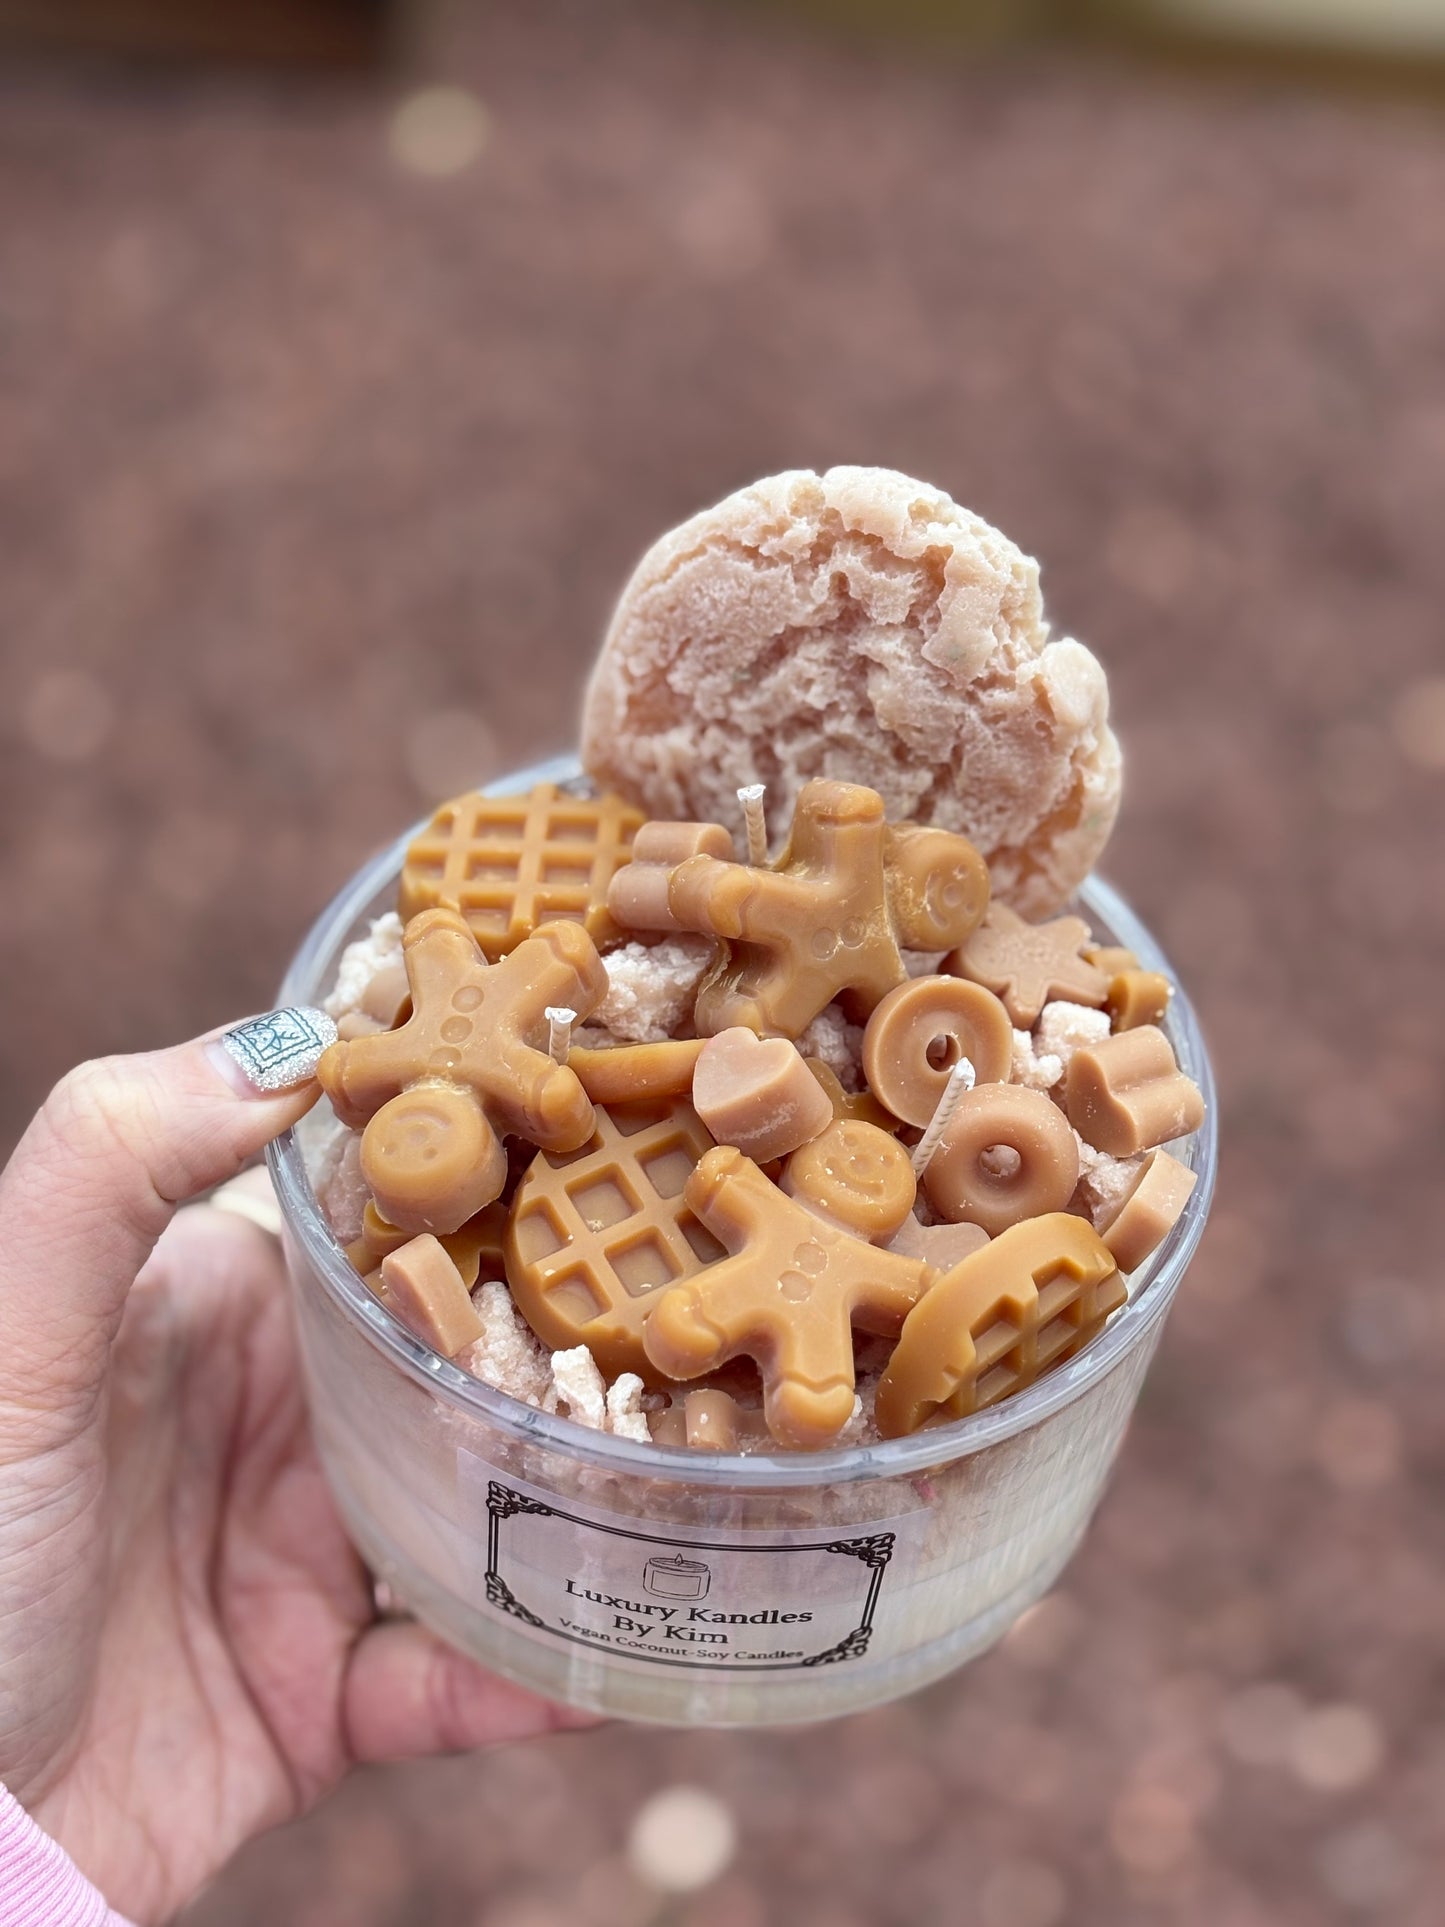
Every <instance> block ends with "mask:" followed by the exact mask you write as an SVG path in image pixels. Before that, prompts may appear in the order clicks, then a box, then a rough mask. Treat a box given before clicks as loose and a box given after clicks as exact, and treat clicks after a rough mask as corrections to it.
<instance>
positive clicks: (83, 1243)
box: [0, 1009, 336, 1408]
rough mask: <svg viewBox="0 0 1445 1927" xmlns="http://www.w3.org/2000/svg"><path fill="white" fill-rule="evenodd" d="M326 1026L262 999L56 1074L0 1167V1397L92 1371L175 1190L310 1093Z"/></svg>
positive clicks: (286, 1116)
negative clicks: (152, 1044)
mask: <svg viewBox="0 0 1445 1927" xmlns="http://www.w3.org/2000/svg"><path fill="white" fill-rule="evenodd" d="M335 1037H336V1027H335V1025H334V1024H333V1023H332V1021H331V1019H330V1018H329V1017H327V1016H326V1015H325V1014H324V1012H322V1011H319V1010H299V1009H298V1010H281V1011H273V1012H271V1014H270V1015H269V1016H266V1017H255V1018H251V1019H249V1020H248V1021H247V1022H246V1023H244V1024H238V1025H237V1026H236V1027H235V1028H234V1029H232V1030H228V1031H224V1032H221V1033H220V1034H218V1035H213V1036H210V1037H202V1038H197V1039H195V1040H194V1041H193V1042H191V1043H189V1044H180V1045H177V1046H176V1047H175V1048H174V1049H173V1050H162V1051H153V1052H149V1053H147V1054H145V1055H143V1056H136V1057H108V1058H101V1059H98V1060H96V1061H94V1062H92V1063H88V1064H81V1065H80V1066H79V1067H78V1068H77V1069H75V1070H73V1071H71V1072H70V1073H69V1075H68V1076H67V1077H65V1078H63V1079H62V1080H61V1082H60V1083H59V1084H58V1085H57V1086H56V1087H55V1089H54V1090H53V1091H52V1092H51V1094H50V1096H49V1098H48V1099H47V1100H46V1103H45V1105H44V1106H43V1108H42V1109H41V1111H40V1112H39V1114H38V1115H37V1116H36V1118H35V1119H34V1121H33V1122H32V1123H31V1125H30V1128H29V1129H28V1130H27V1131H26V1133H25V1135H24V1137H23V1138H22V1139H21V1140H20V1143H19V1145H18V1146H17V1147H16V1150H15V1154H14V1156H13V1157H12V1158H11V1160H10V1162H9V1164H8V1165H7V1166H6V1167H5V1170H4V1172H3V1174H0V1226H3V1227H4V1238H3V1240H0V1331H3V1332H4V1333H5V1345H4V1349H3V1352H0V1358H3V1364H0V1402H4V1403H11V1402H14V1403H18V1404H22V1405H26V1406H30V1407H32V1408H33V1407H35V1406H36V1405H37V1404H40V1403H44V1402H48V1401H51V1400H55V1401H59V1402H64V1399H65V1395H66V1393H67V1392H70V1393H73V1392H75V1391H78V1390H89V1389H91V1388H93V1386H94V1385H95V1384H96V1383H98V1381H99V1376H100V1373H101V1372H102V1370H103V1368H104V1364H105V1359H106V1356H107V1353H108V1351H109V1347H110V1344H111V1341H112V1339H113V1338H114V1336H115V1332H116V1328H117V1326H118V1325H119V1323H120V1316H121V1312H122V1310H123V1309H124V1306H125V1297H126V1293H127V1292H128V1291H129V1289H130V1287H131V1284H132V1283H133V1282H134V1279H135V1275H136V1273H137V1272H138V1271H139V1270H140V1268H141V1266H142V1265H143V1264H144V1263H145V1261H146V1259H147V1258H148V1257H149V1256H150V1253H151V1250H152V1248H153V1247H154V1245H155V1242H156V1240H157V1238H159V1237H160V1235H161V1233H162V1231H164V1229H165V1227H166V1225H167V1224H168V1223H169V1221H170V1219H171V1216H172V1215H173V1213H174V1211H175V1208H176V1206H177V1205H178V1204H180V1203H183V1202H184V1200H185V1199H187V1198H190V1197H194V1196H195V1195H196V1193H197V1192H200V1191H205V1190H208V1189H209V1188H210V1187H211V1186H212V1185H214V1184H219V1183H220V1182H221V1181H222V1180H223V1179H225V1178H229V1177H231V1176H232V1175H233V1174H234V1173H235V1172H236V1171H238V1170H239V1169H240V1168H241V1166H242V1165H243V1164H245V1163H246V1162H247V1160H248V1159H250V1158H252V1157H254V1156H255V1155H256V1153H257V1152H258V1151H259V1150H260V1149H261V1147H262V1145H263V1144H265V1143H266V1142H267V1141H268V1140H269V1139H271V1138H273V1137H275V1136H276V1134H277V1132H279V1131H284V1130H285V1129H286V1127H287V1126H288V1125H290V1124H294V1123H295V1122H296V1120H297V1118H299V1117H300V1116H301V1115H302V1114H303V1113H304V1112H305V1111H307V1110H308V1109H309V1108H310V1106H311V1105H312V1104H313V1103H314V1102H315V1100H316V1098H317V1096H318V1094H319V1089H320V1087H319V1085H318V1084H317V1083H316V1065H317V1062H318V1060H319V1058H320V1056H321V1053H322V1051H323V1050H324V1049H325V1048H326V1046H327V1045H328V1044H330V1043H332V1042H333V1041H334V1040H335Z"/></svg>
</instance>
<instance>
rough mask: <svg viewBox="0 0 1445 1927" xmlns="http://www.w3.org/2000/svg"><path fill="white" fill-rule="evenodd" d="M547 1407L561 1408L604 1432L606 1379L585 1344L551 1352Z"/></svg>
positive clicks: (577, 1421) (544, 1404)
mask: <svg viewBox="0 0 1445 1927" xmlns="http://www.w3.org/2000/svg"><path fill="white" fill-rule="evenodd" d="M542 1407H543V1410H544V1411H548V1412H559V1413H561V1414H562V1416H563V1417H564V1418H570V1419H571V1420H572V1421H573V1422H574V1423H575V1424H577V1425H585V1426H587V1428H588V1429H589V1430H590V1431H593V1432H601V1431H604V1430H605V1429H606V1426H607V1381H606V1380H605V1379H604V1378H603V1376H602V1374H601V1372H599V1371H598V1369H597V1361H596V1359H595V1358H593V1356H592V1354H591V1352H589V1351H588V1349H587V1347H586V1346H585V1345H573V1346H572V1347H571V1349H570V1350H568V1351H565V1352H553V1354H552V1384H551V1387H550V1389H549V1390H548V1392H547V1395H546V1397H545V1398H544V1399H543V1401H542Z"/></svg>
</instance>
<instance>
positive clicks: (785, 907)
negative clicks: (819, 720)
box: [668, 779, 987, 1037]
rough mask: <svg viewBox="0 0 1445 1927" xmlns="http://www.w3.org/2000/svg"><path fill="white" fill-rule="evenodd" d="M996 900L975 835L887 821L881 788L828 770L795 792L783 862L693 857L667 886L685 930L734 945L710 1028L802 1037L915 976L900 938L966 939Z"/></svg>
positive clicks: (714, 997) (701, 1004)
mask: <svg viewBox="0 0 1445 1927" xmlns="http://www.w3.org/2000/svg"><path fill="white" fill-rule="evenodd" d="M986 900H987V872H986V871H985V870H984V868H983V865H982V861H981V859H980V857H979V855H978V852H977V851H976V850H975V849H974V848H973V845H972V844H971V843H968V842H966V841H965V840H964V838H962V837H960V836H953V835H951V834H949V833H948V832H946V831H942V830H927V829H920V828H917V827H916V826H900V827H897V828H890V826H889V825H888V823H887V822H886V821H885V819H884V814H883V801H882V798H881V797H880V796H879V795H878V793H877V791H876V790H870V789H864V788H863V787H862V786H861V785H859V784H857V783H835V782H830V781H826V780H821V779H820V780H818V781H815V782H811V783H808V784H806V785H805V786H804V788H803V790H802V792H801V794H800V795H799V797H798V801H797V806H796V808H795V810H794V812H793V828H792V835H791V836H790V838H789V840H788V846H787V848H786V849H785V850H784V851H783V854H782V855H781V856H780V857H779V858H778V860H777V862H776V863H774V864H772V865H771V866H769V867H767V868H755V867H753V866H752V865H749V864H744V863H729V862H725V861H722V860H720V859H718V858H717V857H712V856H694V857H690V858H689V859H688V860H687V861H686V862H685V863H682V864H679V865H678V867H677V868H676V869H675V870H674V871H673V872H672V880H671V883H670V885H669V889H668V904H669V907H670V909H671V911H672V914H673V916H674V917H675V918H676V919H677V922H678V925H679V926H680V927H681V928H682V929H684V930H697V931H700V932H702V933H703V934H704V935H706V936H710V937H715V938H717V939H718V940H719V942H720V943H722V945H723V946H724V947H723V952H722V955H721V956H720V958H719V960H718V961H717V963H716V964H714V966H713V967H712V969H711V970H710V971H709V973H708V975H707V976H706V977H705V978H704V979H703V982H702V986H701V989H700V990H699V992H698V999H697V1028H698V1030H699V1031H700V1032H702V1034H703V1035H704V1036H711V1035H713V1034H715V1033H716V1032H718V1031H720V1030H727V1029H729V1028H730V1027H731V1026H732V1025H734V1024H741V1025H744V1026H746V1028H747V1029H749V1030H755V1031H757V1032H758V1033H759V1034H760V1035H762V1036H782V1037H797V1036H798V1035H799V1034H800V1033H801V1032H802V1031H803V1030H805V1029H806V1028H807V1026H808V1025H809V1024H810V1023H811V1022H812V1021H813V1019H814V1018H815V1017H816V1016H817V1014H818V1012H819V1011H820V1010H822V1009H823V1008H824V1007H825V1005H827V1004H829V1003H831V1002H832V1001H833V999H834V998H835V997H841V998H843V1000H844V1003H845V1006H847V1007H849V1008H851V1009H852V1010H853V1011H855V1012H856V1013H858V1014H859V1015H861V1016H866V1015H867V1014H868V1012H869V1011H871V1010H872V1009H873V1008H874V1007H875V1006H876V1005H877V1003H878V1002H879V1000H880V999H881V998H882V997H883V996H884V995H885V994H886V993H887V992H888V991H889V990H891V989H892V988H893V986H894V985H895V984H897V983H902V982H903V980H904V978H905V977H906V975H907V971H906V970H905V968H904V964H903V958H902V956H901V954H900V946H901V947H902V948H916V949H934V950H939V949H944V948H947V947H949V946H950V945H952V944H956V943H959V942H961V941H962V938H963V935H966V934H967V933H968V932H969V931H970V930H972V929H973V927H974V925H975V924H976V922H977V920H978V916H979V915H980V913H981V910H982V903H983V902H985V901H986ZM960 933H962V934H960Z"/></svg>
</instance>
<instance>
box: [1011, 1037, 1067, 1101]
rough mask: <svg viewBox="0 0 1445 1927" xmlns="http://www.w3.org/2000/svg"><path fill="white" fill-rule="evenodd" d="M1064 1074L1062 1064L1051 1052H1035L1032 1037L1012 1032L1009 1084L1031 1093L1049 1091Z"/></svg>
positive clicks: (1060, 1059) (1061, 1060)
mask: <svg viewBox="0 0 1445 1927" xmlns="http://www.w3.org/2000/svg"><path fill="white" fill-rule="evenodd" d="M1063 1074H1064V1063H1063V1059H1062V1058H1061V1057H1056V1056H1055V1055H1054V1053H1053V1052H1052V1051H1042V1052H1041V1051H1037V1050H1035V1048H1034V1040H1033V1037H1032V1035H1031V1034H1030V1033H1029V1032H1028V1031H1026V1030H1016V1031H1015V1032H1014V1048H1013V1065H1012V1068H1011V1069H1010V1071H1009V1082H1010V1083H1011V1084H1022V1085H1024V1086H1025V1088H1026V1089H1028V1090H1031V1091H1051V1090H1052V1089H1053V1088H1054V1086H1055V1084H1057V1083H1058V1081H1059V1079H1060V1078H1061V1077H1062V1076H1063Z"/></svg>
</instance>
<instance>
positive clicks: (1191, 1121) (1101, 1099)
mask: <svg viewBox="0 0 1445 1927" xmlns="http://www.w3.org/2000/svg"><path fill="white" fill-rule="evenodd" d="M1064 1107H1065V1109H1066V1110H1067V1111H1068V1114H1069V1122H1070V1123H1071V1124H1072V1125H1073V1127H1074V1129H1075V1130H1076V1131H1077V1132H1078V1134H1079V1136H1080V1137H1081V1138H1083V1139H1084V1140H1085V1142H1086V1143H1088V1144H1092V1145H1093V1146H1094V1149H1095V1150H1096V1151H1107V1152H1108V1153H1109V1155H1110V1157H1115V1158H1130V1157H1133V1156H1134V1154H1135V1152H1136V1151H1148V1150H1151V1149H1152V1148H1153V1147H1154V1146H1155V1145H1156V1144H1165V1143H1167V1142H1168V1140H1169V1139H1170V1138H1176V1137H1184V1136H1185V1135H1186V1134H1187V1133H1188V1132H1190V1131H1197V1130H1198V1129H1199V1126H1200V1125H1201V1124H1202V1123H1203V1122H1204V1099H1203V1098H1202V1097H1201V1096H1200V1093H1199V1086H1198V1085H1197V1084H1196V1083H1194V1082H1193V1080H1192V1079H1191V1078H1188V1077H1186V1076H1185V1075H1184V1073H1183V1072H1182V1071H1181V1070H1180V1068H1179V1065H1178V1062H1177V1061H1176V1059H1175V1056H1174V1046H1173V1045H1172V1044H1171V1043H1170V1042H1169V1039H1168V1038H1167V1037H1166V1036H1165V1035H1164V1033H1163V1031H1162V1030H1160V1029H1159V1028H1158V1027H1157V1025H1154V1024H1140V1025H1139V1026H1138V1027H1137V1028H1136V1029H1134V1030H1122V1031H1119V1032H1118V1033H1117V1034H1116V1035H1115V1036H1113V1037H1107V1038H1105V1039H1104V1041H1103V1043H1101V1044H1095V1045H1092V1046H1091V1047H1090V1048H1088V1049H1085V1050H1078V1051H1075V1052H1074V1055H1073V1056H1072V1057H1071V1058H1070V1059H1069V1068H1068V1070H1067V1071H1066V1073H1065V1075H1064Z"/></svg>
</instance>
